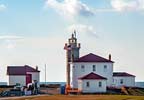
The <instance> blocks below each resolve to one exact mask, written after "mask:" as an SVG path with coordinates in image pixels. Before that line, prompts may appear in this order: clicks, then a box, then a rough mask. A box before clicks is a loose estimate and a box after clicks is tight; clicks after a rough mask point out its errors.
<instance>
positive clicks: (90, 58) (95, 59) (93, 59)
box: [74, 53, 114, 63]
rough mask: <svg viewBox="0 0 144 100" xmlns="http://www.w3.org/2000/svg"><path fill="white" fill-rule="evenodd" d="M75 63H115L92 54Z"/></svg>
mask: <svg viewBox="0 0 144 100" xmlns="http://www.w3.org/2000/svg"><path fill="white" fill-rule="evenodd" d="M74 62H111V63H114V62H113V61H111V60H108V59H106V58H103V57H100V56H98V55H95V54H92V53H90V54H87V55H85V56H82V57H80V58H79V59H78V60H76V61H74Z"/></svg>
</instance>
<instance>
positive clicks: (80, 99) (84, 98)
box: [7, 95, 144, 100]
mask: <svg viewBox="0 0 144 100" xmlns="http://www.w3.org/2000/svg"><path fill="white" fill-rule="evenodd" d="M7 100H144V96H127V95H51V96H36V97H24V98H17V99H12V98H10V99H7Z"/></svg>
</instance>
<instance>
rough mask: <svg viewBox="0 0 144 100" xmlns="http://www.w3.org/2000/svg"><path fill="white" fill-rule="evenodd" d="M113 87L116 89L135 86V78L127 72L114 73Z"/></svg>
mask: <svg viewBox="0 0 144 100" xmlns="http://www.w3.org/2000/svg"><path fill="white" fill-rule="evenodd" d="M113 85H114V86H116V87H121V86H128V87H134V86H135V76H134V75H132V74H129V73H126V72H114V73H113Z"/></svg>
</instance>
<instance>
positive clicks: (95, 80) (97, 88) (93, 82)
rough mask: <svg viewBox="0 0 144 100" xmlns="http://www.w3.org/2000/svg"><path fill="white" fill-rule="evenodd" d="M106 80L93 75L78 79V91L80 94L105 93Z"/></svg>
mask: <svg viewBox="0 0 144 100" xmlns="http://www.w3.org/2000/svg"><path fill="white" fill-rule="evenodd" d="M106 80H107V79H106V78H105V77H102V76H100V75H98V74H95V73H93V72H92V73H90V74H88V75H85V76H83V77H81V78H79V79H78V89H79V90H80V91H81V92H82V93H105V92H106Z"/></svg>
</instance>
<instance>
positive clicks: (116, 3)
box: [111, 0, 144, 12]
mask: <svg viewBox="0 0 144 100" xmlns="http://www.w3.org/2000/svg"><path fill="white" fill-rule="evenodd" d="M111 6H112V8H113V9H115V10H116V11H121V12H123V11H140V10H144V0H111Z"/></svg>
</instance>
